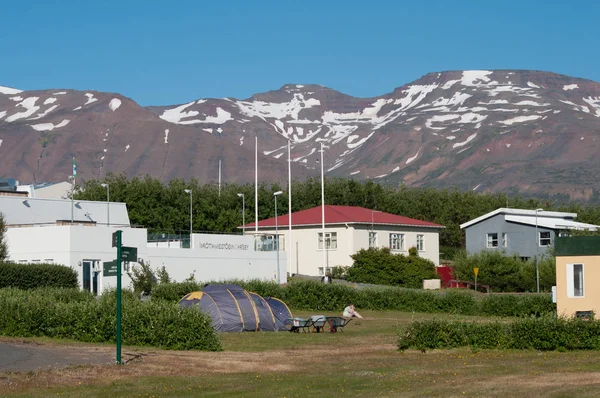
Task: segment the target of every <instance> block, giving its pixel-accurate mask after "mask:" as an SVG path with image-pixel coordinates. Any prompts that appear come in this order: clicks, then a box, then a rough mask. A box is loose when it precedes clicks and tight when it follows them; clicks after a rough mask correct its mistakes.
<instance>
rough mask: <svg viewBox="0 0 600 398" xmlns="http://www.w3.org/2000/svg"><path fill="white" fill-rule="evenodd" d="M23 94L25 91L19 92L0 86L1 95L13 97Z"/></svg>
mask: <svg viewBox="0 0 600 398" xmlns="http://www.w3.org/2000/svg"><path fill="white" fill-rule="evenodd" d="M22 92H23V90H17V89H16V88H12V87H4V86H0V94H7V95H13V94H19V93H22Z"/></svg>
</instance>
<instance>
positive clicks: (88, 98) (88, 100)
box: [83, 93, 98, 106]
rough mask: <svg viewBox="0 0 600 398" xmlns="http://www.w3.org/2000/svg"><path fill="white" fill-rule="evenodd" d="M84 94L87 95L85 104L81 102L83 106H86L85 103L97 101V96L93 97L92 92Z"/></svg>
mask: <svg viewBox="0 0 600 398" xmlns="http://www.w3.org/2000/svg"><path fill="white" fill-rule="evenodd" d="M85 96H86V97H87V101H86V103H85V104H83V106H86V105H89V104H91V103H92V102H96V101H98V98H95V97H94V94H92V93H85Z"/></svg>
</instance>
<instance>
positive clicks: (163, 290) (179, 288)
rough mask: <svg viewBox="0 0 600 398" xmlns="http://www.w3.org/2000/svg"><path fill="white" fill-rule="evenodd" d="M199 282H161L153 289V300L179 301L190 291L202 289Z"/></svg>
mask: <svg viewBox="0 0 600 398" xmlns="http://www.w3.org/2000/svg"><path fill="white" fill-rule="evenodd" d="M201 288H202V287H201V286H200V285H199V284H198V282H192V281H189V282H171V283H161V284H158V285H156V286H155V287H154V288H153V289H152V300H164V301H175V302H178V301H179V300H181V299H182V298H183V296H185V295H186V294H188V293H191V292H195V291H198V290H200V289H201Z"/></svg>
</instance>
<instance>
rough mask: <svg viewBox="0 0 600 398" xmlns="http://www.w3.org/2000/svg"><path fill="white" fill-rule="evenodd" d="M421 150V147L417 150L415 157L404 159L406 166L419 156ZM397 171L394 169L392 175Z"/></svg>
mask: <svg viewBox="0 0 600 398" xmlns="http://www.w3.org/2000/svg"><path fill="white" fill-rule="evenodd" d="M421 149H423V147H421V148H419V150H418V151H417V153H416V154H415V156H411V157H410V158H408V159H406V164H410V163H412V162H413V161H414V160H415V159H416V158H417V157H418V156H419V153H421ZM397 169H398V170H400V167H398V168H397ZM398 170H396V169H394V170H392V173H395V172H396V171H398Z"/></svg>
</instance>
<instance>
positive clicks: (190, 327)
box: [0, 289, 221, 351]
mask: <svg viewBox="0 0 600 398" xmlns="http://www.w3.org/2000/svg"><path fill="white" fill-rule="evenodd" d="M115 296H116V295H115V291H114V290H113V291H107V292H105V293H104V294H103V295H102V296H101V297H99V298H95V297H94V296H92V295H91V294H87V293H84V294H80V293H76V292H74V291H72V290H62V289H54V290H53V289H39V290H19V289H0V334H2V335H5V336H19V337H29V336H46V337H53V338H69V339H75V340H79V341H85V342H115V340H116V297H115ZM122 304H123V307H122V308H123V316H122V341H123V344H125V345H139V346H143V345H150V346H155V347H161V348H166V349H185V350H187V349H197V350H208V351H216V350H220V349H221V343H220V341H219V339H218V337H217V335H216V333H215V331H214V329H213V327H212V322H211V320H210V318H209V317H208V316H207V315H205V314H204V313H202V312H201V311H197V310H194V309H188V308H181V307H179V305H177V304H176V303H168V302H160V301H158V302H152V301H141V300H139V299H137V298H136V297H135V295H134V294H133V293H132V292H131V291H127V290H124V291H123V295H122Z"/></svg>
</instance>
